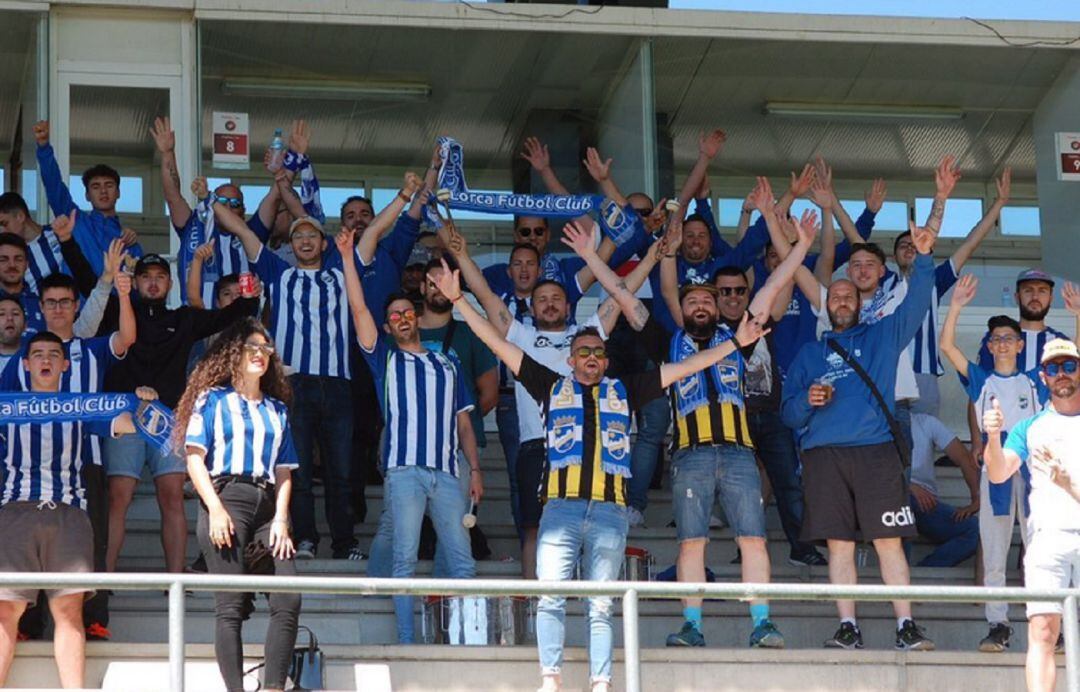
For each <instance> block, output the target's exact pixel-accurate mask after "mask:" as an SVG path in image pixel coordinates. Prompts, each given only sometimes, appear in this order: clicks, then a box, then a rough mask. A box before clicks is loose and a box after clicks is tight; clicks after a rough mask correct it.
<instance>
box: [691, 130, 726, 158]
mask: <svg viewBox="0 0 1080 692" xmlns="http://www.w3.org/2000/svg"><path fill="white" fill-rule="evenodd" d="M726 141H727V133H726V132H724V131H723V130H713V131H712V132H702V133H701V136H700V137H698V153H699V154H701V155H702V156H704V157H705V158H707V159H709V160H710V161H711V160H712V159H715V158H716V156H717V155H718V154H719V153H720V152H721V150H723V148H724V142H726Z"/></svg>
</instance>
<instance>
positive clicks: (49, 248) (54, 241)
mask: <svg viewBox="0 0 1080 692" xmlns="http://www.w3.org/2000/svg"><path fill="white" fill-rule="evenodd" d="M26 245H27V247H28V248H29V249H30V253H29V256H28V257H27V258H26V276H25V279H24V280H25V281H26V285H27V286H28V287H29V288H30V291H31V292H33V293H38V292H39V291H38V285H39V284H40V283H41V280H42V279H44V278H45V277H46V276H48V275H49V274H57V273H60V274H69V275H70V274H71V269H69V268H68V266H67V262H65V261H64V255H63V254H62V253H61V252H60V240H59V239H58V238H57V237H56V234H55V233H53V231H52V227H50V226H45V227H44V228H42V229H41V233H39V234H38V237H37V238H34V239H33V240H31V241H30V242H28V243H27V244H26Z"/></svg>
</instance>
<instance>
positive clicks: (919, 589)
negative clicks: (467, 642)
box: [0, 572, 1080, 692]
mask: <svg viewBox="0 0 1080 692" xmlns="http://www.w3.org/2000/svg"><path fill="white" fill-rule="evenodd" d="M0 587H5V588H17V589H20V588H21V589H61V588H80V587H84V588H108V589H114V590H117V591H144V590H156V589H168V591H169V681H170V689H171V690H173V692H183V690H184V614H185V604H184V592H185V591H186V590H189V589H190V590H195V591H255V592H268V593H270V592H288V593H296V592H301V593H324V594H352V595H359V596H399V595H413V596H423V595H443V596H566V597H587V596H612V597H621V598H622V599H623V614H622V620H623V650H624V658H625V667H626V689H627V692H640V691H641V663H640V643H639V639H638V600H639V599H641V598H661V599H673V598H720V599H727V600H743V601H745V600H751V599H768V600H774V601H776V600H799V601H832V600H837V599H847V600H855V601H891V600H910V601H937V602H957V601H961V602H977V603H983V602H989V601H1005V602H1013V603H1017V602H1030V601H1050V602H1053V601H1057V602H1062V603H1063V604H1064V616H1063V619H1062V624H1063V627H1064V630H1065V670H1066V678H1067V689H1068V690H1069V692H1080V623H1078V622H1077V599H1078V598H1080V589H1027V588H1021V587H1002V588H987V587H979V586H887V585H880V584H865V585H856V584H852V585H846V584H745V583H713V584H683V583H678V582H635V581H617V582H610V581H607V582H597V581H529V580H515V579H468V580H465V579H419V578H410V579H375V578H367V577H298V576H291V577H285V576H280V577H279V576H248V575H215V574H170V573H146V574H116V573H112V574H92V575H88V574H85V573H79V574H74V573H67V572H65V573H15V572H3V573H0Z"/></svg>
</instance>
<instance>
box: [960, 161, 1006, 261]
mask: <svg viewBox="0 0 1080 692" xmlns="http://www.w3.org/2000/svg"><path fill="white" fill-rule="evenodd" d="M996 183H997V198H996V199H995V200H994V203H993V204H991V205H990V208H989V209H987V210H986V213H985V214H983V217H982V218H981V219H979V223H978V224H976V226H975V228H973V229H971V233H968V235H967V238H964V242H963V243H961V244H960V247H958V248H956V252H954V253H953V254H952V264H953V270H954V271H956V272H959V271H960V269H961V268H963V266H964V265H965V264H967V261H968V260H969V259H970V258H971V256H972V255H973V254H974V253H975V250H976V249H978V247H979V244H980V243H982V241H983V240H985V239H986V236H987V234H989V233H990V231H991V230H993V228H994V225H995V224H996V223H997V221H998V217H1000V216H1001V210H1002V208H1004V207H1005V205H1006V204H1008V203H1009V194H1010V192H1011V191H1012V169H1011V168H1006V169H1005V170H1004V171H1003V172H1002V173H1001V177H1000V178H998V179H997V181H996Z"/></svg>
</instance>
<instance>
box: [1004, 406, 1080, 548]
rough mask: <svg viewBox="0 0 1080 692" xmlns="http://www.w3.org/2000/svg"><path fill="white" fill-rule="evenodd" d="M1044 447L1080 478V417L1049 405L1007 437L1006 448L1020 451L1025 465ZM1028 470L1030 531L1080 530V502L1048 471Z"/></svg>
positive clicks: (1019, 453)
mask: <svg viewBox="0 0 1080 692" xmlns="http://www.w3.org/2000/svg"><path fill="white" fill-rule="evenodd" d="M1040 447H1046V448H1048V449H1049V450H1050V453H1051V454H1053V455H1054V456H1055V457H1056V458H1057V459H1058V460H1059V461H1061V463H1062V465H1063V466H1064V467H1065V470H1066V471H1068V473H1069V475H1070V476H1072V477H1073V478H1080V416H1063V415H1061V414H1060V413H1058V412H1057V411H1055V410H1054V409H1053V408H1050V407H1048V408H1045V409H1043V410H1042V411H1041V412H1039V413H1037V414H1035V415H1034V416H1032V417H1031V418H1026V419H1024V420H1022V421H1020V422H1019V423H1017V424H1016V425H1014V426H1013V429H1012V430H1010V431H1009V437H1008V439H1006V440H1005V449H1009V450H1012V451H1013V452H1016V454H1017V455H1019V456H1020V461H1021V462H1023V463H1024V464H1028V456H1029V454H1030V453H1031V452H1034V451H1035V450H1037V449H1039V448H1040ZM1028 470H1029V471H1030V472H1031V473H1030V475H1031V478H1030V479H1029V481H1028V493H1029V495H1028V499H1029V504H1030V505H1031V509H1030V511H1029V513H1028V530H1029V531H1031V532H1032V533H1034V532H1035V531H1039V530H1042V529H1065V530H1072V531H1077V530H1080V502H1077V501H1076V500H1075V499H1074V498H1073V496H1072V495H1070V494H1069V493H1068V491H1066V490H1065V489H1064V488H1062V487H1060V486H1059V485H1057V484H1056V483H1054V482H1053V481H1051V480H1050V476H1048V475H1047V474H1045V473H1042V472H1040V471H1035V470H1033V469H1031V466H1030V464H1029V465H1028Z"/></svg>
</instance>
